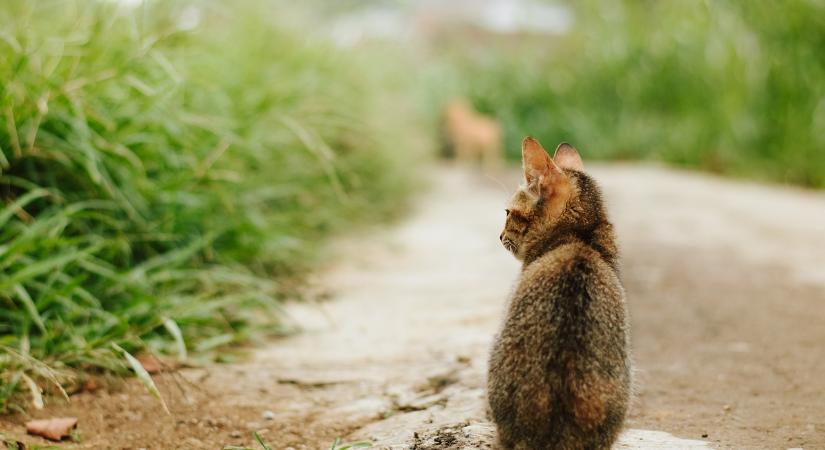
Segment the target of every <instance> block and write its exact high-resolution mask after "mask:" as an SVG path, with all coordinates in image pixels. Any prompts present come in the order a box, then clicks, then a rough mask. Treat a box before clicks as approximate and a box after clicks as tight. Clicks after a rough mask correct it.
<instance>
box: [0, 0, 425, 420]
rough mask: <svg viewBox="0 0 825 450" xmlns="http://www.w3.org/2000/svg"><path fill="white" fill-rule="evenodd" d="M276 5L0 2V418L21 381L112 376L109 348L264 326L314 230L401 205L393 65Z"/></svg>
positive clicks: (234, 337)
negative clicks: (334, 42) (373, 65)
mask: <svg viewBox="0 0 825 450" xmlns="http://www.w3.org/2000/svg"><path fill="white" fill-rule="evenodd" d="M293 9H294V8H293ZM283 11H284V9H283V8H279V7H278V4H272V3H271V2H263V1H245V2H240V3H237V4H232V5H230V4H228V3H223V2H197V1H185V0H181V1H172V2H166V1H163V2H162V1H149V2H144V3H143V4H140V6H137V7H135V6H130V5H129V4H126V3H118V2H108V1H80V0H77V1H59V0H52V1H23V0H9V1H5V2H3V3H2V5H0V80H2V83H0V113H2V119H3V120H2V123H0V199H2V208H0V273H1V274H2V275H0V385H3V389H1V390H0V409H2V407H3V406H4V405H5V404H6V401H7V399H8V397H9V396H10V395H12V393H13V392H14V387H15V386H17V385H21V380H25V375H28V376H30V377H31V378H33V379H35V380H37V382H38V383H40V382H41V381H42V380H47V379H48V380H52V381H58V382H59V381H63V378H62V375H65V374H66V373H70V372H72V371H73V370H74V369H77V368H80V369H84V370H106V371H110V370H111V371H117V372H122V371H125V370H126V365H125V363H124V360H123V359H122V355H121V354H120V353H119V352H114V351H113V350H112V348H113V347H112V346H111V344H112V343H114V344H116V345H118V346H120V347H122V348H123V349H124V350H125V351H128V352H136V351H141V350H143V349H145V348H147V347H148V348H150V349H152V350H153V351H159V352H176V351H177V352H180V349H181V342H180V337H181V336H182V338H183V341H184V343H185V345H186V346H188V347H189V350H190V353H194V354H195V355H203V354H205V353H208V352H209V351H210V350H211V349H213V348H216V347H220V346H222V345H225V344H228V343H233V342H239V341H243V340H245V339H247V338H249V337H250V336H252V335H254V334H255V333H256V332H260V331H262V330H267V331H269V332H270V333H278V332H281V331H283V329H282V328H281V327H280V326H279V325H278V321H277V319H278V308H279V301H280V299H281V298H282V297H283V296H284V295H287V294H289V293H290V292H291V290H290V289H289V286H290V285H291V284H293V283H292V280H294V279H295V278H296V277H300V275H301V274H302V273H303V271H304V270H305V269H307V268H308V267H311V266H312V264H313V262H316V261H317V260H318V255H319V252H318V250H319V248H320V245H321V244H322V243H323V238H325V237H327V236H329V235H330V234H331V233H332V232H334V231H337V230H342V229H344V228H345V227H347V226H349V225H351V224H353V223H362V222H369V221H375V220H381V219H384V218H387V217H390V216H391V215H393V214H395V213H396V212H398V211H399V210H400V209H401V208H403V205H404V202H403V199H404V194H405V193H406V192H407V191H408V189H409V186H410V180H411V175H410V170H409V169H408V168H407V166H408V162H409V161H410V159H411V158H412V157H413V155H415V148H413V146H414V143H415V142H416V140H415V139H413V138H410V139H406V137H407V136H408V135H409V134H410V129H412V128H414V126H413V124H414V118H412V117H411V116H410V114H407V113H406V112H405V111H406V110H405V109H404V108H401V107H396V108H394V109H392V111H391V112H390V113H388V112H387V109H386V108H385V106H384V104H385V103H386V102H394V104H396V105H400V104H401V103H400V102H399V101H397V100H396V99H395V98H394V97H393V89H392V88H391V87H389V85H390V84H391V83H392V81H393V78H392V77H393V74H392V73H391V72H390V70H389V69H388V68H386V67H384V68H383V69H382V72H381V73H378V69H375V70H373V71H369V70H364V68H365V67H368V66H367V65H366V64H362V63H361V62H360V60H359V56H358V55H353V54H347V53H345V52H343V51H341V50H338V49H334V48H332V47H331V46H329V45H328V44H325V43H321V42H319V41H316V40H313V38H311V37H309V36H306V34H305V33H303V31H302V30H301V28H300V27H301V17H298V14H296V15H292V16H291V15H289V14H286V13H284V12H283ZM381 82H384V83H386V84H387V86H388V87H385V88H383V89H378V88H376V87H377V86H379V84H378V83H381ZM178 330H179V331H180V336H176V334H178Z"/></svg>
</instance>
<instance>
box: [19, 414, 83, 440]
mask: <svg viewBox="0 0 825 450" xmlns="http://www.w3.org/2000/svg"><path fill="white" fill-rule="evenodd" d="M76 426H77V418H76V417H60V418H55V419H44V420H32V421H30V422H26V432H27V433H29V434H33V435H35V436H43V437H44V438H46V439H51V440H53V441H59V440H61V439H63V438H64V437H67V436H70V435H71V433H72V430H74V429H75V427H76Z"/></svg>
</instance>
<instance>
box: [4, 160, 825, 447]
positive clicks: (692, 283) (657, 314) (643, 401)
mask: <svg viewBox="0 0 825 450" xmlns="http://www.w3.org/2000/svg"><path fill="white" fill-rule="evenodd" d="M592 173H593V174H594V176H595V177H596V178H597V179H598V180H599V181H600V182H601V184H602V187H603V190H604V191H605V194H606V198H607V200H608V204H609V209H610V213H611V216H612V218H613V220H614V222H615V224H616V226H617V230H618V234H619V236H620V243H621V246H622V249H623V268H622V271H623V278H624V282H625V285H626V289H627V293H628V299H629V308H630V313H631V317H632V330H633V347H634V354H635V361H636V378H637V385H638V386H637V391H638V392H637V395H636V398H635V400H634V402H633V407H632V411H631V414H630V419H629V421H628V431H626V432H625V433H624V435H623V436H622V440H621V442H620V443H619V444H617V446H616V448H621V449H625V448H639V449H653V448H662V449H664V448H705V447H711V448H719V449H723V448H737V449H739V448H747V449H751V448H752V449H761V448H766V449H768V448H770V449H786V448H799V447H802V448H811V449H814V448H825V376H823V375H822V374H823V373H825V347H824V345H825V344H823V343H825V195H823V194H819V193H810V192H805V191H801V190H796V189H789V188H779V187H765V186H759V185H754V184H744V183H738V182H732V181H724V180H719V179H716V178H712V177H709V176H704V175H695V174H687V173H681V172H674V171H669V170H664V169H660V168H652V167H638V166H606V167H596V168H595V169H593V170H592ZM492 178H495V179H497V181H494V180H493V179H492ZM518 179H519V175H518V173H517V172H516V171H512V172H508V173H501V174H497V175H496V176H494V177H489V176H482V175H481V174H478V173H475V172H471V171H468V170H463V169H456V168H444V167H442V168H438V169H436V170H434V171H433V175H432V181H433V183H432V188H431V190H430V191H429V192H428V193H427V194H425V195H422V196H421V197H420V199H419V201H418V203H417V207H416V208H415V210H414V211H413V212H412V214H411V215H410V217H409V218H408V219H407V220H406V221H404V222H403V223H401V224H398V225H397V226H394V227H392V228H390V229H387V230H383V231H375V230H373V231H370V232H365V233H363V234H361V235H359V236H355V237H353V238H351V239H347V240H346V241H345V242H343V243H341V244H340V245H339V246H338V248H337V251H336V253H337V257H336V258H335V261H336V262H335V263H334V264H331V267H330V269H329V270H328V271H325V272H324V273H323V274H322V275H321V276H319V279H318V281H317V283H316V284H317V285H318V289H319V291H321V292H325V293H328V294H329V300H327V301H324V302H323V303H320V304H296V305H291V306H290V307H289V308H288V311H289V314H290V316H291V320H293V321H295V322H296V323H299V324H301V325H302V326H303V327H304V329H305V332H304V333H301V334H298V335H295V336H293V337H289V338H286V339H282V340H278V341H276V342H274V343H272V344H269V345H267V346H266V347H265V348H262V349H260V350H259V351H257V352H256V353H255V355H254V357H253V358H252V359H251V360H250V361H248V362H245V363H241V364H233V365H217V366H212V367H208V368H202V369H187V370H185V371H182V372H180V373H178V374H177V375H176V376H175V377H177V381H175V380H174V379H173V377H172V376H169V375H165V376H159V377H157V382H158V384H159V385H160V387H161V390H162V392H163V393H164V396H165V397H166V399H167V402H168V403H169V405H170V409H171V410H172V415H171V416H168V415H166V414H164V413H163V411H162V409H161V407H160V405H159V404H158V402H157V401H156V400H154V399H153V398H152V397H150V396H149V395H147V394H146V393H145V392H144V390H143V389H142V388H141V387H140V386H139V385H138V384H137V383H136V382H129V383H126V385H125V386H123V387H122V388H121V389H118V390H114V391H98V392H96V393H83V394H79V395H75V396H73V397H72V400H71V403H69V404H62V403H61V402H60V401H52V402H51V405H50V406H48V407H47V408H46V410H44V411H37V412H34V413H32V414H33V415H34V416H35V417H51V416H56V415H71V416H76V417H79V419H80V432H81V437H82V439H81V441H80V442H79V443H74V444H72V443H63V444H61V448H83V449H106V448H112V449H139V448H144V449H217V448H222V447H223V446H225V445H240V446H248V447H250V448H258V447H255V445H254V444H253V440H252V438H251V433H252V432H253V431H258V432H259V434H260V435H261V437H262V438H263V440H264V441H266V442H267V443H269V444H270V446H271V447H272V448H273V449H290V448H291V449H293V450H297V449H323V448H329V447H330V445H331V444H332V443H333V442H334V440H335V439H336V438H337V437H341V438H343V439H344V440H345V441H353V440H361V439H367V440H371V441H372V442H373V443H374V444H375V445H376V447H377V448H388V449H419V450H422V449H475V448H478V449H487V448H490V444H491V442H492V440H493V429H492V427H491V425H490V423H489V422H488V421H487V420H486V419H485V410H484V389H483V388H484V374H485V367H486V353H487V348H488V346H489V344H490V341H491V338H492V335H493V333H494V331H495V329H496V327H497V325H498V321H499V318H500V317H501V314H502V312H503V306H504V301H505V297H506V295H507V293H508V291H509V289H510V287H511V285H512V283H513V281H514V280H515V278H516V276H517V273H518V270H519V266H518V264H517V262H516V261H515V260H513V259H512V257H511V256H510V255H509V254H508V253H507V252H506V251H505V250H504V249H503V248H502V247H501V246H500V244H499V242H498V238H497V237H498V234H499V231H500V227H501V225H502V223H503V220H504V212H503V209H504V205H505V202H506V200H507V198H508V197H509V195H510V193H511V192H512V191H513V190H514V188H515V186H516V184H517V183H518V181H519V180H518ZM132 381H134V380H132ZM25 419H26V418H25V417H23V416H22V415H18V416H12V417H5V418H1V419H0V431H3V432H4V433H5V434H6V435H7V436H10V437H16V438H19V439H20V440H22V441H25V442H28V443H34V444H37V443H40V444H42V443H43V442H42V441H39V439H38V438H33V437H27V436H25V435H24V434H23V429H22V423H23V421H24V420H25Z"/></svg>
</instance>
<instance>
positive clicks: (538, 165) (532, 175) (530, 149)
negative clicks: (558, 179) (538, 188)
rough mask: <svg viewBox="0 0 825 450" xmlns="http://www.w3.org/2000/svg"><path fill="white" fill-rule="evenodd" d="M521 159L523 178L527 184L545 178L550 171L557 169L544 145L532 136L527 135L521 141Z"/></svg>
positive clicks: (529, 184) (530, 184)
mask: <svg viewBox="0 0 825 450" xmlns="http://www.w3.org/2000/svg"><path fill="white" fill-rule="evenodd" d="M521 160H522V164H523V166H524V180H525V181H527V185H528V186H532V185H535V184H536V183H539V182H541V180H542V179H547V178H548V177H549V176H550V173H551V171H552V170H554V169H557V168H556V164H555V163H554V162H553V159H552V158H550V155H549V154H548V153H547V151H546V150H544V147H542V146H541V144H540V143H539V141H537V140H536V139H535V138H533V137H532V136H527V137H526V138H524V140H523V141H521Z"/></svg>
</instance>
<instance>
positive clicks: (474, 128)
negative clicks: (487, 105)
mask: <svg viewBox="0 0 825 450" xmlns="http://www.w3.org/2000/svg"><path fill="white" fill-rule="evenodd" d="M443 126H444V144H445V147H446V148H445V152H444V153H445V154H446V153H448V151H451V152H452V153H453V155H454V156H455V159H457V160H459V161H465V162H466V161H477V160H481V162H482V164H483V165H484V167H486V168H488V169H489V168H495V167H498V166H500V165H501V126H500V125H499V123H498V122H496V121H495V119H493V118H490V117H487V116H484V115H482V114H479V113H477V112H476V111H475V110H474V109H473V108H472V107H471V106H470V105H469V104H467V103H466V102H465V101H463V100H458V99H454V100H451V101H450V102H449V103H448V104H447V106H446V107H445V108H444V124H443Z"/></svg>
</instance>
